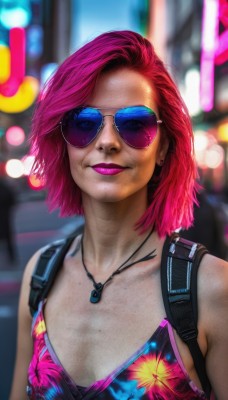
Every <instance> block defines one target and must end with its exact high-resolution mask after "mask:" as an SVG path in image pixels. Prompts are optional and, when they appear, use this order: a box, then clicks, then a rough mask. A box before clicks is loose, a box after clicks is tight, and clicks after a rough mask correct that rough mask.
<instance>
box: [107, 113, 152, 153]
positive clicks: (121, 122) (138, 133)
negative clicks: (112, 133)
mask: <svg viewBox="0 0 228 400" xmlns="http://www.w3.org/2000/svg"><path fill="white" fill-rule="evenodd" d="M115 123H116V126H117V128H118V131H119V134H120V136H121V137H122V139H123V140H124V141H125V142H126V143H127V144H128V145H129V146H131V147H135V148H136V149H143V148H145V147H147V146H149V145H150V144H151V143H152V141H153V139H154V138H155V136H156V133H157V117H156V115H155V113H154V112H153V111H152V110H151V109H150V108H148V107H143V106H137V107H128V108H123V109H121V110H119V111H118V112H117V113H116V115H115Z"/></svg>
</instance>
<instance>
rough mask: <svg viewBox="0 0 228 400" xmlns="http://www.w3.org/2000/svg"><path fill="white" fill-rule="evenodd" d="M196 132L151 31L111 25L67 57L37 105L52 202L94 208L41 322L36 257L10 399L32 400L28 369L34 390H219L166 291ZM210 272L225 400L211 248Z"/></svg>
mask: <svg viewBox="0 0 228 400" xmlns="http://www.w3.org/2000/svg"><path fill="white" fill-rule="evenodd" d="M192 138H193V136H192V130H191V123H190V118H189V116H188V112H187V109H186V107H185V105H184V104H183V102H182V100H181V97H180V95H179V93H178V90H177V88H176V86H175V84H174V83H173V81H172V79H171V78H170V76H169V74H168V72H167V71H166V69H165V67H164V65H163V63H162V62H161V60H159V58H158V57H157V55H156V54H155V52H154V49H153V47H152V46H151V44H150V42H149V41H148V40H147V39H145V38H143V37H142V36H140V35H139V34H137V33H134V32H130V31H117V32H109V33H105V34H102V35H100V36H99V37H97V38H96V39H94V40H93V41H91V42H90V43H88V44H86V45H85V46H83V47H82V48H81V49H79V50H78V51H77V52H76V53H74V54H73V55H71V56H70V57H69V58H68V59H67V60H66V61H65V62H64V63H63V64H62V65H61V66H60V68H59V69H58V71H57V72H56V74H55V76H54V77H53V78H52V80H51V81H50V83H49V85H48V87H47V88H46V89H45V91H44V93H43V96H42V99H41V100H40V102H39V104H38V107H37V109H36V112H35V115H34V120H33V135H32V143H33V151H34V152H35V154H36V159H37V164H36V167H37V173H39V174H40V175H41V176H43V177H45V179H46V182H47V188H48V193H49V194H48V196H49V197H48V199H49V202H50V207H51V209H54V208H56V207H60V208H61V214H62V215H75V214H83V215H84V217H85V227H84V232H83V235H80V236H78V237H77V238H76V239H75V240H74V242H73V244H72V246H71V248H70V250H69V251H68V253H67V255H66V257H65V259H64V262H63V265H62V268H61V270H60V272H59V274H58V276H57V278H56V280H55V282H54V285H53V287H52V289H51V292H50V294H49V295H48V298H47V300H46V301H45V302H41V304H40V306H39V310H38V312H37V314H36V315H35V317H34V320H33V322H32V320H31V316H30V312H29V308H28V296H29V283H30V279H31V274H32V271H33V270H34V265H35V264H36V261H37V259H38V257H39V252H38V253H37V254H35V255H34V256H33V258H32V259H31V260H30V261H29V263H28V266H27V268H26V270H25V273H24V279H23V283H22V289H21V298H20V306H19V328H18V352H17V359H16V366H15V374H14V382H13V387H12V392H11V397H10V400H19V399H20V400H23V399H26V398H27V397H26V393H25V392H26V389H25V388H26V384H27V379H28V387H27V395H28V398H29V399H81V398H84V399H95V398H96V399H158V398H159V399H171V400H172V399H200V398H205V395H204V393H203V391H202V388H201V386H200V381H199V378H198V376H197V374H196V371H195V368H194V364H193V360H192V357H191V355H190V353H189V351H188V350H187V348H186V345H185V344H184V343H183V342H182V341H181V339H180V338H179V337H178V336H177V334H176V333H175V332H173V330H172V328H171V326H170V324H169V323H168V322H167V320H166V319H165V317H166V314H165V310H164V305H163V301H162V296H161V287H160V263H161V253H162V248H163V243H164V240H165V237H166V236H167V235H168V234H170V233H171V232H173V231H174V230H175V229H177V228H178V227H180V226H182V227H185V228H187V227H188V226H190V224H191V223H192V207H193V202H194V199H195V192H196V185H195V178H196V168H195V163H194V160H193V157H192ZM148 254H151V256H150V257H148V258H146V260H145V261H142V258H143V257H145V256H146V255H148ZM137 261H138V262H137ZM128 265H130V266H129V267H128V268H124V267H125V266H128ZM117 270H118V272H119V273H118V274H117V273H116V271H117ZM198 279H199V282H198V289H199V290H198V292H199V293H198V302H199V324H198V327H199V344H200V348H201V350H202V352H203V354H204V355H205V357H206V364H207V372H208V375H209V378H210V381H211V383H212V386H213V389H214V391H215V393H216V395H217V397H218V399H219V400H225V398H227V393H228V381H227V379H226V375H227V367H228V335H227V329H226V328H227V326H228V321H227V292H228V290H227V289H228V268H227V264H226V263H225V261H222V260H220V259H217V258H215V257H212V256H210V255H206V256H205V257H204V258H203V260H202V262H201V266H200V271H199V278H198ZM94 283H96V284H98V283H101V285H100V288H101V289H100V290H96V288H97V286H95V289H94ZM31 324H32V338H31V334H30V331H31ZM224 325H225V326H224ZM126 360H127V361H126ZM215 366H216V368H215Z"/></svg>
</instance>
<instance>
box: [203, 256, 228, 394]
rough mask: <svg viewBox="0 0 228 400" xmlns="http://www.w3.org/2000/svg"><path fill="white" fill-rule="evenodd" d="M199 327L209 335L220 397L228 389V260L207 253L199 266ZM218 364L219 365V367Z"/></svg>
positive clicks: (209, 361)
mask: <svg viewBox="0 0 228 400" xmlns="http://www.w3.org/2000/svg"><path fill="white" fill-rule="evenodd" d="M198 298H199V301H198V304H199V327H200V331H201V332H203V334H204V336H205V338H206V343H207V345H206V366H207V372H208V376H209V379H210V381H211V384H212V387H213V389H214V392H215V394H216V396H217V398H219V399H220V400H226V399H227V393H228V380H227V369H228V262H226V261H224V260H221V259H219V258H216V257H213V256H211V255H206V256H204V257H203V260H202V262H201V265H200V269H199V280H198ZM215 366H216V368H215Z"/></svg>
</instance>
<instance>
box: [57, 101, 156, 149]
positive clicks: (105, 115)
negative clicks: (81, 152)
mask: <svg viewBox="0 0 228 400" xmlns="http://www.w3.org/2000/svg"><path fill="white" fill-rule="evenodd" d="M133 107H142V108H144V109H148V110H149V111H152V113H153V114H154V115H155V117H156V122H157V128H158V125H160V124H162V123H163V121H162V120H161V119H158V118H157V114H156V113H155V111H154V110H152V109H151V108H150V107H147V106H144V105H134V106H128V107H121V108H116V107H101V108H98V107H91V106H81V107H80V106H79V107H75V108H73V109H72V110H70V111H68V112H67V113H66V114H65V115H64V116H63V118H62V119H61V121H60V122H59V125H60V129H61V133H62V136H63V139H64V140H65V142H66V143H68V144H69V145H71V146H73V147H75V148H76V149H83V148H85V147H87V146H89V145H90V144H91V143H92V142H93V141H94V140H95V139H96V137H97V136H98V135H99V133H100V131H101V130H102V128H103V127H104V117H113V127H114V128H115V130H116V132H117V133H118V135H119V137H120V138H121V140H122V141H123V142H124V143H126V144H127V145H128V146H130V147H132V148H134V149H138V150H140V149H145V148H147V147H149V146H150V145H151V143H152V142H153V140H154V139H153V140H152V141H151V142H150V143H149V144H148V145H146V146H144V147H136V146H133V145H131V144H130V143H128V142H126V141H125V140H124V138H123V137H122V136H121V133H120V131H119V129H118V126H117V125H116V122H115V115H116V114H117V113H118V111H121V110H124V109H127V108H133ZM86 108H91V109H93V110H98V111H99V113H100V115H101V117H102V120H101V124H100V126H99V128H98V129H97V132H96V135H95V136H94V137H93V138H92V139H91V140H90V141H89V142H88V143H87V144H86V145H84V146H75V145H73V144H72V143H70V142H69V141H68V140H67V139H66V137H65V136H64V132H63V121H64V118H65V117H66V116H67V115H68V114H70V113H72V112H73V111H76V110H80V111H81V110H83V109H86ZM101 110H116V112H115V113H114V114H103V113H102V112H101Z"/></svg>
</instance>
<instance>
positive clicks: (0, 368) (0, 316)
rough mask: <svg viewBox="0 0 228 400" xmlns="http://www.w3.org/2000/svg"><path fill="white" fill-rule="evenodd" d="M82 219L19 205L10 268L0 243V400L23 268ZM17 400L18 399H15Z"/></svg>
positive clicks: (7, 380)
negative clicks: (14, 251)
mask: <svg viewBox="0 0 228 400" xmlns="http://www.w3.org/2000/svg"><path fill="white" fill-rule="evenodd" d="M80 220H81V218H59V217H58V213H57V212H54V213H52V214H50V213H49V212H48V210H47V206H46V203H45V202H44V201H42V200H36V201H33V202H32V201H30V202H23V203H19V205H18V206H17V207H16V210H15V216H14V222H15V223H14V227H15V239H16V247H17V253H18V260H17V262H16V263H15V265H14V264H13V265H12V264H10V263H9V261H8V259H7V254H6V253H5V248H4V246H3V243H0V400H8V398H9V391H10V386H11V381H12V374H13V366H14V360H15V350H16V331H17V307H18V297H19V290H20V283H21V278H22V275H23V270H24V267H25V265H26V263H27V261H28V260H29V258H30V257H31V256H32V254H33V253H34V252H35V251H36V250H38V249H39V248H40V247H42V246H44V245H46V244H47V243H49V242H50V241H52V240H55V239H58V238H61V237H65V236H66V235H68V234H69V233H71V232H72V231H73V230H74V227H76V226H77V222H78V221H80ZM18 400H19V399H18Z"/></svg>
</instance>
